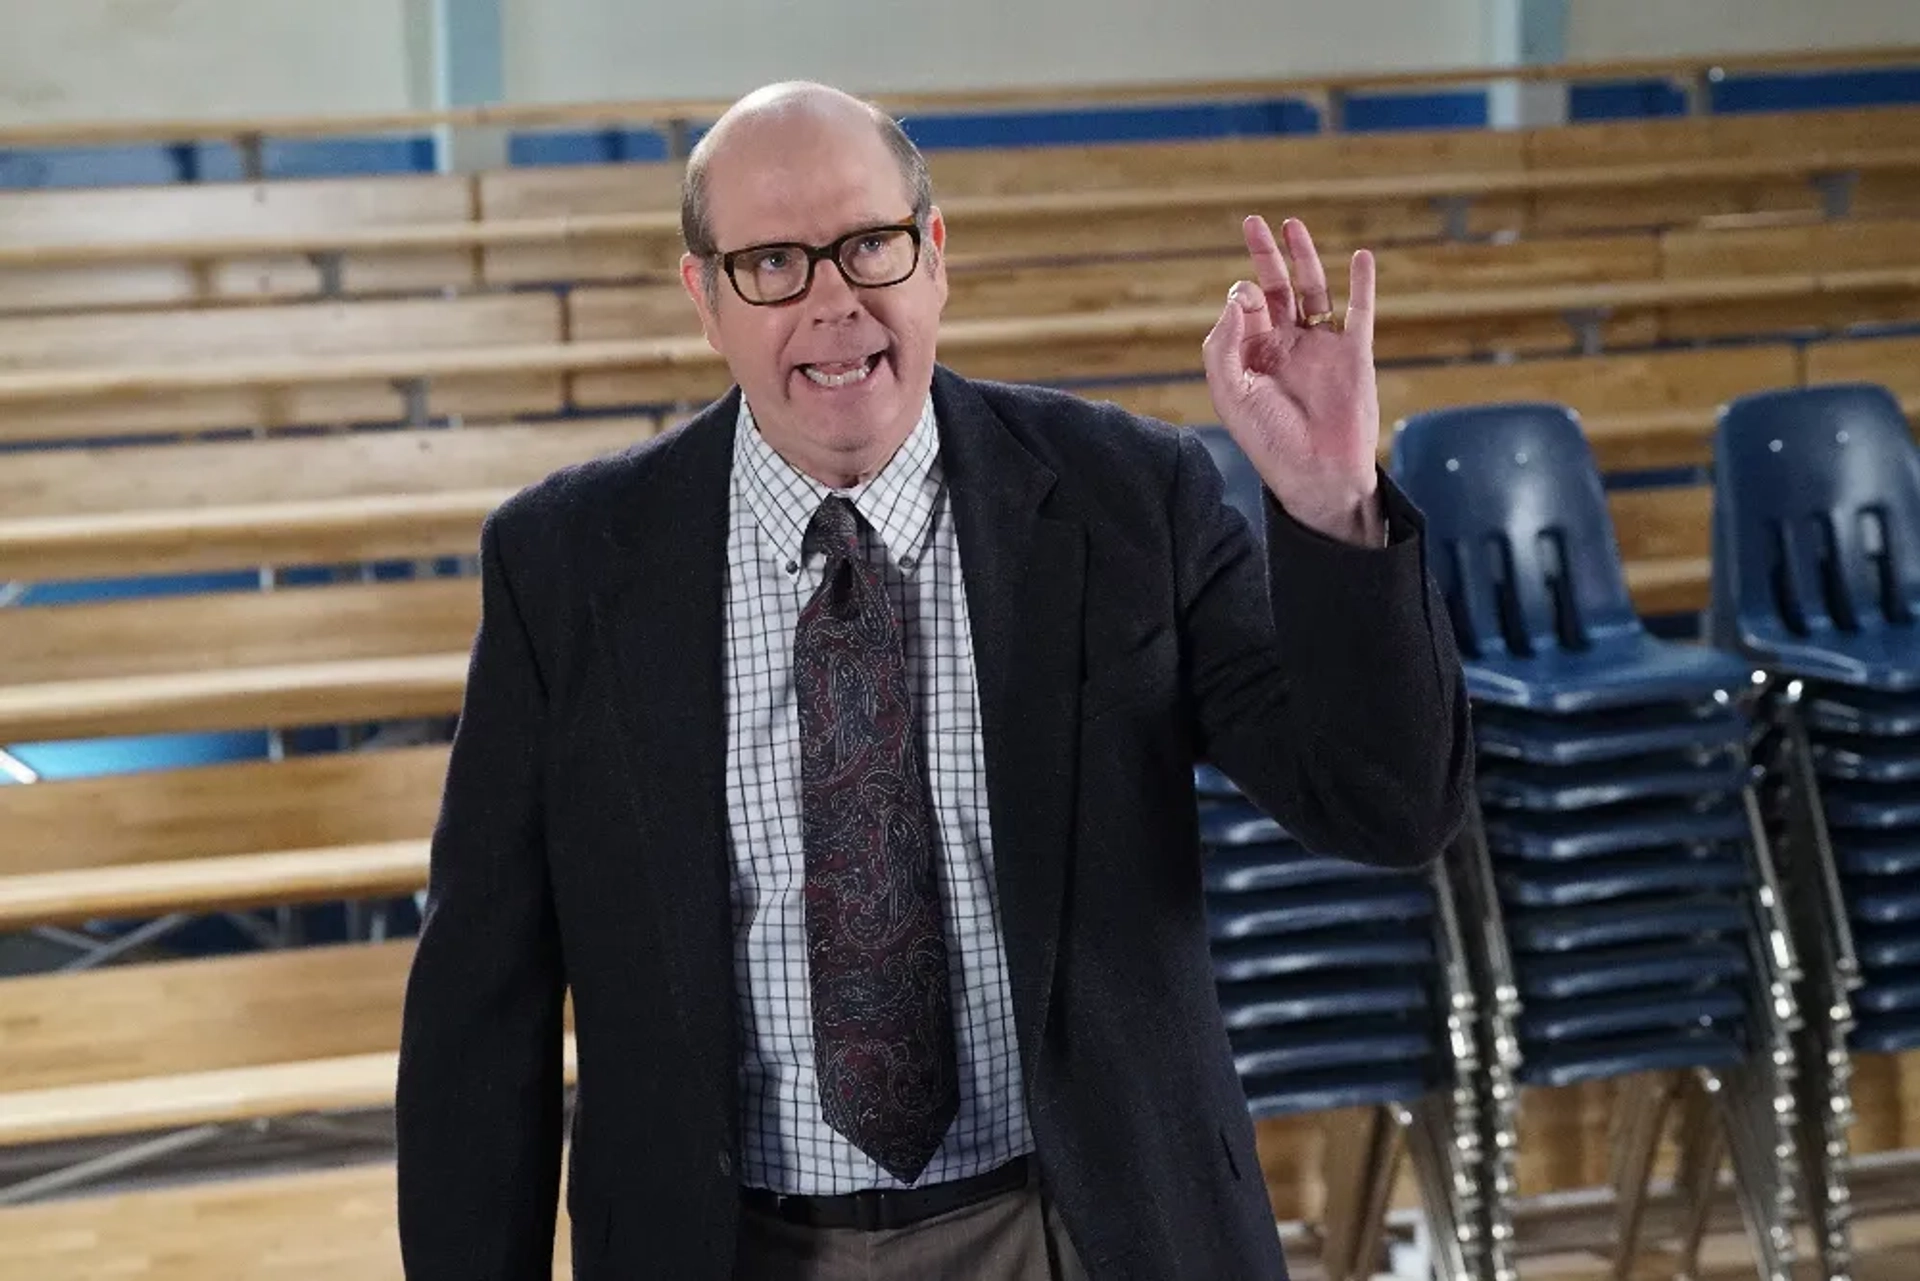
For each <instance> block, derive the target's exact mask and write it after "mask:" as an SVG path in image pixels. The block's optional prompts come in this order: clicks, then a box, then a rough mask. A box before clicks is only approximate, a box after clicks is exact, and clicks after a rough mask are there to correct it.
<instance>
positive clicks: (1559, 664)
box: [1463, 630, 1753, 712]
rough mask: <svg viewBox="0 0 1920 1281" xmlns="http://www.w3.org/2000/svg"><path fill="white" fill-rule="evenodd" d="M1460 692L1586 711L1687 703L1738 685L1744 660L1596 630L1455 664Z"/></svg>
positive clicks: (1747, 674)
mask: <svg viewBox="0 0 1920 1281" xmlns="http://www.w3.org/2000/svg"><path fill="white" fill-rule="evenodd" d="M1463 666H1464V668H1465V671H1466V677H1467V693H1468V694H1469V695H1470V696H1471V697H1472V698H1474V699H1477V700H1480V701H1483V702H1488V703H1494V704H1498V705H1499V706H1502V707H1514V708H1525V709H1529V710H1534V711H1550V712H1587V711H1595V710H1598V709H1601V708H1617V707H1633V706H1638V705H1641V704H1646V703H1672V702H1688V701H1693V700H1697V699H1702V698H1709V697H1712V696H1713V695H1714V694H1716V693H1719V692H1725V693H1727V694H1729V695H1731V694H1736V693H1739V692H1740V691H1741V690H1743V689H1744V688H1746V686H1747V685H1748V683H1749V682H1750V680H1751V677H1752V670H1753V669H1752V665H1751V664H1750V663H1747V662H1745V661H1743V660H1741V659H1739V658H1737V657H1735V656H1734V655H1732V654H1728V653H1725V652H1723V651H1720V650H1716V649H1708V648H1706V647H1704V646H1696V645H1687V644H1682V643H1680V642H1677V641H1668V640H1662V639H1661V638H1660V637H1657V636H1654V635H1653V634H1651V633H1649V632H1645V631H1638V630H1636V631H1628V632H1620V633H1613V634H1607V635H1603V636H1601V637H1599V638H1597V639H1596V640H1595V641H1594V642H1593V644H1592V646H1591V647H1590V648H1588V649H1584V650H1557V649H1556V650H1545V651H1542V652H1540V653H1537V654H1534V655H1532V656H1530V657H1526V658H1514V657H1510V656H1506V655H1502V656H1500V657H1497V658H1493V657H1488V658H1478V659H1474V660H1472V661H1469V662H1465V663H1464V664H1463Z"/></svg>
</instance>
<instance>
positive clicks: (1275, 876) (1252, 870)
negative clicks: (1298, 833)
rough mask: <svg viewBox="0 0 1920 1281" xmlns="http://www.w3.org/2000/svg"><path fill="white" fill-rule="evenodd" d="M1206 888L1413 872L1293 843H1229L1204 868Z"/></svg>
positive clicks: (1247, 888)
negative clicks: (1354, 860)
mask: <svg viewBox="0 0 1920 1281" xmlns="http://www.w3.org/2000/svg"><path fill="white" fill-rule="evenodd" d="M1202 875H1203V876H1204V878H1205V882H1206V887H1207V888H1208V889H1209V890H1212V891H1214V892H1216V893H1220V894H1245V893H1249V892H1252V891H1255V890H1282V889H1293V888H1296V887H1299V886H1305V885H1326V884H1332V883H1339V882H1359V881H1377V880H1382V879H1386V878H1393V877H1397V878H1399V879H1401V880H1403V881H1404V880H1411V879H1413V874H1411V873H1408V872H1404V871H1400V870H1398V869H1395V868H1385V867H1371V866H1368V865H1367V864H1364V863H1350V862H1348V861H1347V860H1346V859H1340V858H1324V857H1322V856H1320V855H1318V854H1309V853H1307V851H1306V850H1305V849H1304V848H1303V847H1301V846H1299V845H1294V844H1291V843H1289V844H1283V845H1230V846H1223V847H1221V848H1219V849H1215V850H1213V851H1211V852H1210V853H1209V854H1208V855H1207V858H1206V863H1205V865H1204V867H1203V868H1202Z"/></svg>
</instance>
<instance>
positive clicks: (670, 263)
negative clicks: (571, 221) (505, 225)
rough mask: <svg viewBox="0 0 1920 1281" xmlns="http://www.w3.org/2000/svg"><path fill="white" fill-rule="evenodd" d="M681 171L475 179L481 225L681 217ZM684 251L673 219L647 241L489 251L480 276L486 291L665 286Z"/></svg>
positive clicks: (589, 170) (665, 167)
mask: <svg viewBox="0 0 1920 1281" xmlns="http://www.w3.org/2000/svg"><path fill="white" fill-rule="evenodd" d="M682 171H683V166H682V165H681V164H680V163H679V162H677V161H653V162H645V161H643V162H637V163H630V164H618V165H557V166H552V167H547V166H514V167H510V168H505V169H490V170H487V171H486V172H484V173H481V174H480V175H479V176H478V177H477V178H476V179H475V183H476V189H477V196H476V201H477V207H478V210H479V216H480V218H481V220H482V221H483V222H495V221H503V220H509V219H525V218H555V217H572V216H575V215H580V214H630V213H637V212H653V211H657V210H674V211H678V209H679V207H680V176H681V173H682ZM683 249H684V246H683V245H682V243H681V241H680V230H679V221H678V219H677V218H675V219H674V220H672V221H671V222H669V223H667V224H665V225H664V226H663V227H662V228H661V229H660V230H658V231H657V232H656V233H654V234H652V235H633V236H622V237H620V238H618V239H606V240H600V239H596V240H591V241H582V242H578V243H572V244H536V245H503V246H499V247H496V248H491V249H488V250H487V251H486V253H485V254H484V255H483V267H482V270H483V271H484V273H485V278H486V279H487V281H488V282H489V283H491V284H515V283H524V282H527V281H538V280H606V279H623V278H628V277H638V276H655V277H666V278H670V277H672V276H673V275H674V274H675V273H676V272H677V271H678V270H679V262H680V254H681V252H682V250H683Z"/></svg>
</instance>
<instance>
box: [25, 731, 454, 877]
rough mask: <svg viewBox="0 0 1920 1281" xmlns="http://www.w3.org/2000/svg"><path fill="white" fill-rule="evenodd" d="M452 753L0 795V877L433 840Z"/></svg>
mask: <svg viewBox="0 0 1920 1281" xmlns="http://www.w3.org/2000/svg"><path fill="white" fill-rule="evenodd" d="M447 751H448V749H447V748H446V747H445V746H444V745H438V744H435V745H427V746H419V747H393V748H384V749H380V750H363V751H352V752H319V753H313V754H307V755H298V754H296V755H290V756H288V757H286V758H285V759H283V760H277V761H271V760H248V761H228V762H221V763H218V764H212V765H194V766H187V767H183V768H179V769H162V770H137V771H134V772H132V773H125V774H91V775H84V776H80V777H74V778H62V779H52V780H47V781H43V782H38V783H30V784H20V785H15V786H8V787H0V828H4V829H5V831H6V833H7V851H6V854H7V856H6V862H5V863H4V864H3V865H0V871H5V872H6V873H8V874H29V873H51V872H64V871H112V870H113V869H115V868H118V867H122V866H127V865H135V864H150V863H162V862H172V861H177V860H184V859H209V858H222V857H228V856H234V855H242V854H253V853H257V852H260V851H266V850H297V849H306V848H317V847H322V846H332V845H341V846H344V845H359V844H375V843H380V842H385V841H392V840H402V839H410V838H413V837H419V836H425V835H427V834H428V833H430V832H431V831H432V829H433V823H434V819H435V816H436V814H437V812H438V809H439V802H440V787H441V783H442V781H443V780H444V778H445V776H446V769H447Z"/></svg>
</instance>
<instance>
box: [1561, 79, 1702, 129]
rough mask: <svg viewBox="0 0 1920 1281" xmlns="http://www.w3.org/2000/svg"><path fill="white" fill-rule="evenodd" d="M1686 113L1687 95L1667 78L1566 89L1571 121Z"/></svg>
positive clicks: (1681, 114) (1568, 116)
mask: <svg viewBox="0 0 1920 1281" xmlns="http://www.w3.org/2000/svg"><path fill="white" fill-rule="evenodd" d="M1686 113H1687V95H1686V94H1685V93H1684V92H1683V91H1682V90H1681V89H1680V87H1679V86H1678V85H1675V84H1674V83H1672V82H1671V81H1667V80H1617V81H1605V82H1600V83H1594V84H1579V85H1572V86H1570V87H1569V88H1568V89H1567V119H1568V120H1571V121H1577V122H1585V121H1599V120H1645V119H1649V118H1652V117H1657V116H1684V115H1685V114H1686Z"/></svg>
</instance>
